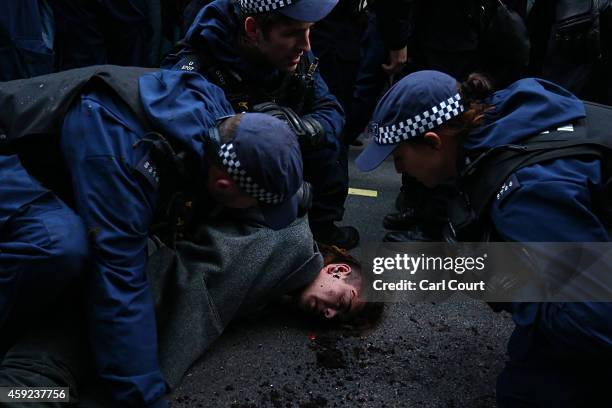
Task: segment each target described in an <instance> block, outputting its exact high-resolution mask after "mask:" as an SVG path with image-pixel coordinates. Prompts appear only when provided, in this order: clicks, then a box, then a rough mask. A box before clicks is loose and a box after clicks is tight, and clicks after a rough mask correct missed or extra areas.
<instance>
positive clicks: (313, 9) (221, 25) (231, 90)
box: [163, 0, 359, 249]
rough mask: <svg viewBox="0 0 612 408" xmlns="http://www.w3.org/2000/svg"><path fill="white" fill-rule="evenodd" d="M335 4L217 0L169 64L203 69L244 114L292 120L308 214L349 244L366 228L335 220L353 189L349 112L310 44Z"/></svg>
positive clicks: (322, 238) (322, 234)
mask: <svg viewBox="0 0 612 408" xmlns="http://www.w3.org/2000/svg"><path fill="white" fill-rule="evenodd" d="M336 3H337V0H295V1H293V2H287V1H281V0H260V1H252V0H241V1H232V0H217V1H214V2H213V3H211V4H210V5H208V6H206V7H205V8H203V9H202V10H201V11H200V13H199V14H198V16H197V17H196V19H195V21H194V23H193V24H192V26H191V28H190V29H189V31H188V32H187V35H186V36H185V39H184V40H183V48H182V49H181V50H180V51H179V52H178V53H177V54H175V55H172V56H170V57H169V58H167V59H166V61H165V62H164V64H163V66H164V67H165V68H170V67H172V68H174V69H180V70H187V71H197V72H199V73H200V74H202V75H203V76H205V77H206V78H207V79H208V80H210V81H211V82H213V83H215V84H216V85H218V86H219V87H221V88H222V89H223V90H224V91H225V94H226V96H227V98H228V100H229V101H230V102H231V103H232V105H233V107H234V109H235V110H236V111H237V112H244V111H257V112H264V113H268V114H271V115H274V116H276V117H279V118H281V119H283V120H285V121H286V122H288V123H289V124H290V125H291V128H292V129H293V130H294V132H295V133H296V134H297V135H298V138H299V141H300V146H301V148H302V155H303V157H304V178H305V180H306V181H308V182H310V183H311V184H312V185H313V187H314V197H313V206H312V209H311V210H310V212H309V218H310V225H311V229H312V231H313V233H314V236H315V239H316V240H317V241H319V242H324V243H326V244H333V245H337V246H340V247H343V248H347V249H350V248H352V247H354V246H356V245H357V243H358V241H359V233H358V232H357V230H356V229H355V228H353V227H340V228H339V227H337V226H335V225H334V222H335V221H340V220H341V219H342V216H343V212H344V208H343V206H344V201H345V200H346V196H347V193H348V172H347V167H346V156H345V154H340V152H341V149H342V148H343V147H342V146H341V141H340V133H341V131H342V127H343V125H344V112H343V110H342V108H341V106H340V104H339V103H338V101H337V99H336V98H335V97H334V96H333V95H332V94H331V93H330V92H329V90H328V88H327V85H326V84H325V82H324V81H323V79H322V77H321V76H320V74H319V73H318V71H317V60H315V59H314V56H313V55H312V53H311V52H310V41H309V34H310V28H311V27H312V25H313V23H314V22H316V21H319V20H321V19H322V18H323V17H325V16H326V15H327V14H328V13H329V12H330V11H331V10H332V8H333V7H334V6H335V5H336ZM343 153H345V152H343ZM339 161H340V162H342V164H341V163H339Z"/></svg>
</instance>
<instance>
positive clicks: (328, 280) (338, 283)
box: [299, 264, 365, 320]
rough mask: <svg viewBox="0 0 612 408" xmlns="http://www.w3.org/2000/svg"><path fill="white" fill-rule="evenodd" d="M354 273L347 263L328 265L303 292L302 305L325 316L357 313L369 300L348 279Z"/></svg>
mask: <svg viewBox="0 0 612 408" xmlns="http://www.w3.org/2000/svg"><path fill="white" fill-rule="evenodd" d="M351 273H352V269H351V267H350V266H349V265H347V264H329V265H327V266H325V267H324V268H323V269H321V272H319V275H317V277H316V278H315V280H314V281H312V283H311V284H310V285H308V286H307V287H306V288H305V289H304V291H302V293H301V294H300V298H299V307H300V309H302V310H304V311H306V312H309V313H312V314H315V315H317V316H320V317H322V318H324V319H332V318H336V319H340V320H344V319H349V318H350V317H352V316H353V315H355V314H356V313H357V312H359V311H360V310H361V309H362V308H363V306H364V305H365V303H364V302H363V300H362V299H360V297H359V289H358V288H357V287H355V286H354V284H351V283H348V282H347V278H348V277H349V276H350V274H351ZM356 282H357V283H359V280H357V281H356Z"/></svg>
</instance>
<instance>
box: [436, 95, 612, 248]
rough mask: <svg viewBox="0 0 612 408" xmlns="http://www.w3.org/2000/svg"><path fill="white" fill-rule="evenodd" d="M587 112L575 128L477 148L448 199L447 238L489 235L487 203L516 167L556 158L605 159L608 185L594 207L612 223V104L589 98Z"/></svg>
mask: <svg viewBox="0 0 612 408" xmlns="http://www.w3.org/2000/svg"><path fill="white" fill-rule="evenodd" d="M584 105H585V109H586V113H587V116H586V118H585V119H583V120H580V121H578V122H576V123H574V124H573V130H574V131H571V132H568V131H563V130H551V131H549V132H544V133H541V134H538V135H535V136H532V137H529V138H527V139H524V140H521V141H520V142H518V143H516V144H507V145H502V146H497V147H494V148H492V149H489V150H487V151H485V152H479V153H478V154H476V155H474V156H473V157H471V158H470V159H471V160H470V164H469V165H468V166H467V167H466V168H465V169H464V170H463V171H462V172H461V174H460V177H459V182H458V193H457V195H456V196H455V197H454V198H453V200H451V202H450V205H449V212H448V215H449V227H450V228H449V231H448V232H447V238H449V239H450V240H460V241H472V242H478V241H489V240H492V239H494V238H493V237H492V235H491V234H492V228H491V224H490V219H489V209H490V206H491V202H492V200H493V198H494V197H495V194H496V193H497V192H498V191H500V188H501V187H502V185H503V183H504V182H505V181H506V180H507V179H508V178H509V177H510V176H511V175H512V174H513V173H514V172H516V171H517V170H519V169H521V168H523V167H528V166H531V165H533V164H537V163H543V162H546V161H551V160H556V159H569V158H585V159H598V160H600V161H601V163H602V169H603V180H604V184H605V186H604V190H603V192H601V194H600V196H597V197H592V198H593V203H594V207H595V212H596V213H597V215H598V216H600V218H601V219H602V220H603V221H604V223H606V224H607V226H608V228H610V226H611V225H612V224H611V222H612V134H611V133H610V129H609V125H610V123H612V107H609V106H605V105H599V104H595V103H590V102H585V103H584Z"/></svg>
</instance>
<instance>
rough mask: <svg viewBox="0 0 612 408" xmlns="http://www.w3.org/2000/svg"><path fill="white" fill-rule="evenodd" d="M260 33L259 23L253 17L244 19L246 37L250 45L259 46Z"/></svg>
mask: <svg viewBox="0 0 612 408" xmlns="http://www.w3.org/2000/svg"><path fill="white" fill-rule="evenodd" d="M260 31H261V30H260V29H259V23H258V22H257V20H255V19H254V18H253V17H252V16H249V17H247V18H245V19H244V36H245V37H246V39H247V41H248V42H249V43H251V44H253V45H257V42H258V41H259V32H260Z"/></svg>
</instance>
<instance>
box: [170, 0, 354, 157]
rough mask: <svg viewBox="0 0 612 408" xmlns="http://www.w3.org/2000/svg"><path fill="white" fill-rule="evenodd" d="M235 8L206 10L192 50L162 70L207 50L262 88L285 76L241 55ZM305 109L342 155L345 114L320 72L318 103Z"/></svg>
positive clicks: (195, 27) (218, 4)
mask: <svg viewBox="0 0 612 408" xmlns="http://www.w3.org/2000/svg"><path fill="white" fill-rule="evenodd" d="M234 7H235V5H234V1H232V0H217V1H214V2H213V3H211V4H209V5H208V6H206V7H204V8H203V9H202V10H201V11H200V13H199V14H198V15H197V17H196V19H195V20H194V22H193V24H192V25H191V27H190V28H189V30H188V32H187V34H186V35H185V38H184V41H185V42H186V44H187V45H188V48H187V49H184V50H182V51H181V52H180V53H179V58H178V61H176V60H174V59H172V60H168V61H165V62H164V64H162V67H163V68H174V69H180V68H181V67H182V66H183V65H184V61H183V59H182V58H181V54H184V53H185V52H190V51H193V50H196V51H197V50H198V49H206V50H208V52H210V53H212V54H214V56H215V58H216V59H217V61H218V62H219V63H221V64H223V65H224V66H225V67H227V68H229V69H231V70H233V71H235V72H237V73H238V74H239V75H240V76H241V77H242V78H245V79H246V80H247V81H248V82H250V83H253V84H261V83H267V82H272V81H275V80H277V79H278V78H279V76H280V75H281V74H282V73H281V72H280V71H279V70H277V69H272V68H267V67H263V66H261V65H255V64H254V63H253V62H251V61H249V60H248V59H246V58H244V57H243V56H242V55H241V54H240V52H239V49H240V48H239V46H238V39H237V37H236V36H237V35H238V33H239V31H240V30H239V27H238V20H237V16H236V12H235V10H234ZM309 54H310V57H311V58H310V59H311V60H312V59H314V56H313V55H312V53H309ZM304 109H305V112H302V113H303V114H305V115H306V116H312V117H313V118H314V119H316V120H318V121H319V122H320V123H321V125H322V126H323V129H324V130H325V133H326V137H327V142H328V144H330V145H331V146H335V147H336V150H337V151H338V150H339V147H340V133H341V132H342V128H343V127H344V111H343V110H342V107H341V106H340V103H339V102H338V100H337V99H336V97H335V96H334V95H332V94H331V93H330V92H329V89H328V87H327V85H326V84H325V81H324V80H323V78H322V77H321V74H320V73H319V71H318V70H317V72H316V73H315V76H314V100H313V102H312V105H310V106H305V108H304Z"/></svg>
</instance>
